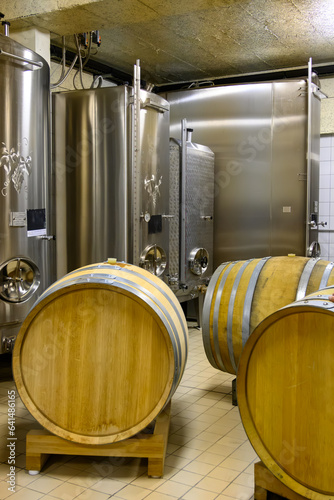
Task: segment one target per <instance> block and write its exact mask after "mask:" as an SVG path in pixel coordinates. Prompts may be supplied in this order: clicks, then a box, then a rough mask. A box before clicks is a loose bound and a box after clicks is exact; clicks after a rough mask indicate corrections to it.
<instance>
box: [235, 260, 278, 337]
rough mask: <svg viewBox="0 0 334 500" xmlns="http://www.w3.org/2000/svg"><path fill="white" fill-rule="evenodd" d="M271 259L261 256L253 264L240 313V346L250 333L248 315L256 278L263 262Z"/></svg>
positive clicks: (249, 315)
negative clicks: (253, 267)
mask: <svg viewBox="0 0 334 500" xmlns="http://www.w3.org/2000/svg"><path fill="white" fill-rule="evenodd" d="M269 259H271V257H263V259H261V260H260V261H259V262H258V263H257V264H256V266H255V269H254V271H253V274H252V276H251V278H250V280H249V283H248V287H247V291H246V295H245V302H244V310H243V314H242V327H241V329H242V347H244V345H245V344H246V342H247V340H248V338H249V335H250V317H251V309H252V303H253V297H254V292H255V287H256V284H257V280H258V279H259V276H260V273H261V271H262V268H263V266H264V265H265V263H266V262H267V261H268V260H269Z"/></svg>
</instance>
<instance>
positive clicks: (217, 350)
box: [212, 262, 236, 372]
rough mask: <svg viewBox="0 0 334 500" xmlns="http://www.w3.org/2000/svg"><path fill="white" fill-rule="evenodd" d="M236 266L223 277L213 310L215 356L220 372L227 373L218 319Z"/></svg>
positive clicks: (231, 266)
mask: <svg viewBox="0 0 334 500" xmlns="http://www.w3.org/2000/svg"><path fill="white" fill-rule="evenodd" d="M235 265H236V262H232V263H231V265H230V267H229V268H228V269H227V270H226V272H225V273H224V276H223V277H222V279H221V281H220V283H219V286H218V290H217V295H216V302H215V305H214V310H213V325H212V338H213V344H214V347H215V354H216V356H217V360H218V364H219V365H220V366H219V368H220V370H223V371H224V372H226V371H227V370H226V368H225V365H224V363H223V359H222V357H221V354H220V346H219V338H218V319H219V309H220V301H221V298H222V295H223V291H224V287H225V283H226V280H227V277H228V275H229V274H230V272H231V269H232V268H233V267H234V266H235Z"/></svg>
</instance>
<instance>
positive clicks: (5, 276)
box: [0, 257, 40, 303]
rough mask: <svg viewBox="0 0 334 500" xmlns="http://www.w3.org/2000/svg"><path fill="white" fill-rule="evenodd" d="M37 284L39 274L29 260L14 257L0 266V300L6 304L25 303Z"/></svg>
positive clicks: (38, 282)
mask: <svg viewBox="0 0 334 500" xmlns="http://www.w3.org/2000/svg"><path fill="white" fill-rule="evenodd" d="M39 284H40V272H39V270H38V267H37V266H36V264H35V263H34V262H32V261H31V260H30V259H27V258H22V257H14V258H13V259H10V260H8V261H6V262H4V263H3V264H2V265H1V266H0V298H1V299H2V300H5V301H6V302H12V303H19V302H25V301H26V300H28V299H29V298H30V297H31V296H32V295H33V294H34V292H35V291H36V290H37V288H38V287H39Z"/></svg>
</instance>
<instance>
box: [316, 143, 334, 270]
mask: <svg viewBox="0 0 334 500" xmlns="http://www.w3.org/2000/svg"><path fill="white" fill-rule="evenodd" d="M319 221H325V222H327V226H325V228H321V229H319V243H320V246H321V257H322V258H323V259H325V260H330V261H334V134H328V135H322V136H321V138H320V183H319Z"/></svg>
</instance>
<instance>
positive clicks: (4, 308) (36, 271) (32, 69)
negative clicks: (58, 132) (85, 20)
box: [0, 35, 55, 353]
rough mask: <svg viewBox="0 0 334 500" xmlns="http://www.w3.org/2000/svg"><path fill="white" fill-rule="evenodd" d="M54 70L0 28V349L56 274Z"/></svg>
mask: <svg viewBox="0 0 334 500" xmlns="http://www.w3.org/2000/svg"><path fill="white" fill-rule="evenodd" d="M49 75H50V71H49V66H48V64H47V63H46V61H45V60H44V59H43V58H42V57H40V56H39V55H38V54H36V53H34V52H33V51H31V50H30V49H27V48H25V47H23V46H22V45H20V44H18V43H17V42H15V41H13V40H11V39H10V38H9V37H8V36H4V35H0V110H1V115H2V116H1V120H0V214H1V219H0V221H1V222H0V224H1V227H0V337H1V338H0V340H1V344H0V353H2V352H4V351H8V350H11V347H12V344H13V342H14V341H15V338H16V335H17V333H18V330H19V328H20V326H21V323H22V322H23V320H24V318H25V316H26V315H27V313H28V311H29V309H30V308H31V307H32V305H33V304H34V302H35V301H36V299H37V298H38V297H39V295H40V294H41V293H42V292H43V291H44V289H45V288H47V286H49V285H50V284H51V282H52V281H53V280H54V278H55V272H54V271H55V269H54V265H53V254H54V252H53V246H54V242H53V241H52V238H53V237H52V236H51V235H52V227H51V224H52V213H51V162H50V149H49V142H50V141H49V78H50V77H49Z"/></svg>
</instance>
